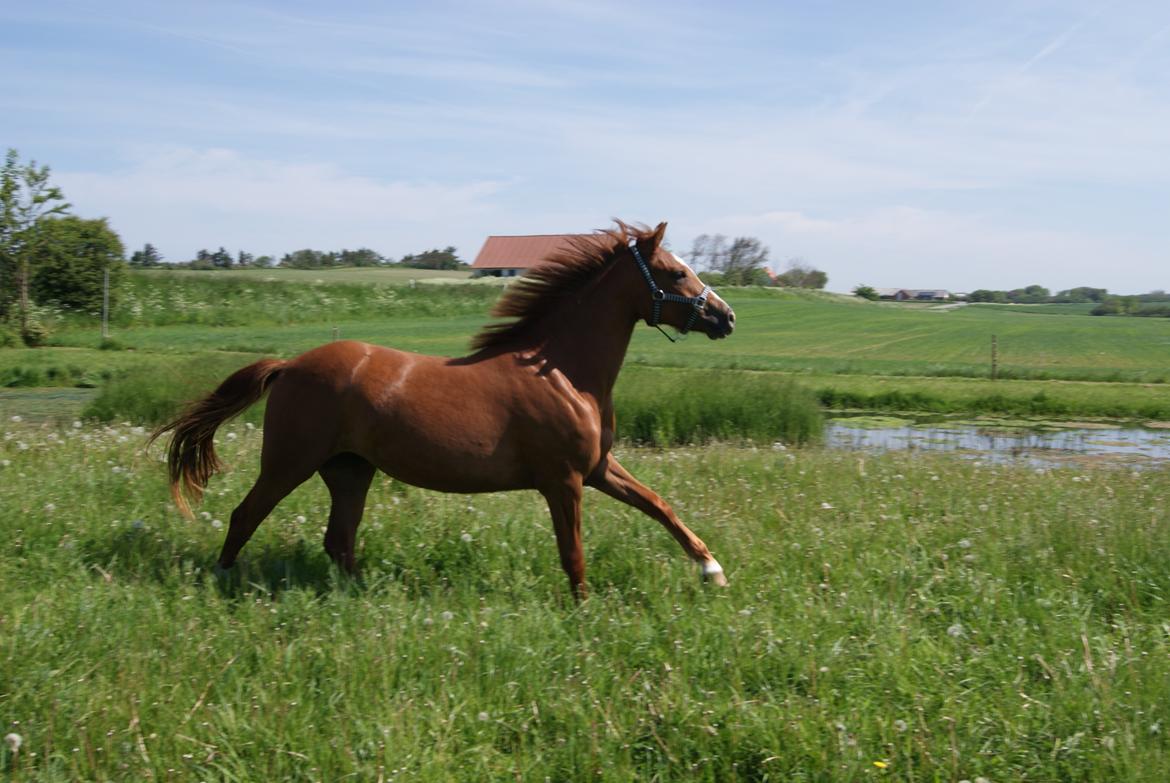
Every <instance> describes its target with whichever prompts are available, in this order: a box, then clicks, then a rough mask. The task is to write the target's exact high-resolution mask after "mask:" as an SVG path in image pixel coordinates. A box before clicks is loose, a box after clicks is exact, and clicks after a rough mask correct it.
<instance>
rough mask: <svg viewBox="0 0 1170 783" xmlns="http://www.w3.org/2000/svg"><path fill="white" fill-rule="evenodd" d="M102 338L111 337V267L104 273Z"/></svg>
mask: <svg viewBox="0 0 1170 783" xmlns="http://www.w3.org/2000/svg"><path fill="white" fill-rule="evenodd" d="M102 339H103V340H108V339H110V268H109V267H108V266H107V267H106V268H105V270H104V273H103V274H102Z"/></svg>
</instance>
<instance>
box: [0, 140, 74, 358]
mask: <svg viewBox="0 0 1170 783" xmlns="http://www.w3.org/2000/svg"><path fill="white" fill-rule="evenodd" d="M69 207H70V205H69V204H68V203H67V202H66V201H65V196H64V195H63V194H62V193H61V189H60V188H57V187H55V186H53V185H50V184H49V167H48V166H37V164H36V161H30V162H29V163H28V164H26V165H21V164H20V156H19V154H18V153H17V151H16V150H15V149H9V150H8V154H7V155H6V156H5V159H4V168H3V169H0V314H7V313H8V312H9V310H10V309H11V306H12V302H13V301H14V300H15V301H16V302H17V310H18V313H19V319H20V331H21V335H22V336H24V337H27V335H28V333H29V332H28V329H29V280H30V276H31V273H32V267H31V264H32V259H33V255H34V250H35V248H36V247H37V245H38V244H39V242H40V239H41V238H40V235H39V233H40V232H39V229H40V227H41V224H42V223H43V222H44V221H45V220H47V219H49V218H52V217H55V216H58V215H64V214H65V213H66V212H68V210H69Z"/></svg>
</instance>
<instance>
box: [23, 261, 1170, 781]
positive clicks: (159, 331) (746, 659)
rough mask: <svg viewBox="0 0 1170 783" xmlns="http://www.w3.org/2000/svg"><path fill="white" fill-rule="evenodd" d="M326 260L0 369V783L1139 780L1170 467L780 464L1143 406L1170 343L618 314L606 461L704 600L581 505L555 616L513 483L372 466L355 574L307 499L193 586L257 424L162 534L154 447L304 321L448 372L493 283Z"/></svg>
mask: <svg viewBox="0 0 1170 783" xmlns="http://www.w3.org/2000/svg"><path fill="white" fill-rule="evenodd" d="M314 271H315V270H314ZM338 271H339V270H328V271H322V273H318V277H316V278H313V279H311V280H306V281H301V282H281V280H283V279H285V278H280V279H278V280H277V281H276V282H272V281H266V280H264V279H263V278H261V277H257V276H256V275H252V276H237V275H236V274H235V273H232V274H230V275H229V276H223V273H208V274H204V275H200V274H189V275H187V276H184V274H186V273H145V274H139V275H134V276H132V280H133V286H132V288H131V289H129V293H128V294H127V296H126V297H125V298H124V299H123V302H122V309H121V310H119V311H118V314H117V316H116V318H115V320H114V330H113V336H112V339H111V340H108V341H105V342H102V341H100V339H99V338H98V336H97V334H96V327H95V323H94V321H93V320H92V318H88V317H84V316H78V315H64V314H62V315H61V316H60V317H58V318H57V319H56V321H55V323H54V327H55V330H56V331H55V333H54V336H53V341H54V344H53V345H52V346H50V347H48V348H43V349H36V350H31V349H16V348H4V349H0V381H2V383H3V384H4V385H6V386H9V387H10V388H8V389H7V390H0V415H2V416H3V439H2V440H0V531H2V532H3V534H4V540H5V542H6V545H5V547H6V548H5V553H4V554H3V555H0V591H2V594H3V595H4V596H5V599H6V600H5V601H4V602H3V603H2V604H0V671H2V672H3V675H2V676H0V725H3V727H4V728H3V733H4V734H11V735H16V736H19V737H20V741H21V744H20V747H19V749H18V750H16V751H15V752H14V751H13V750H12V745H11V744H4V745H0V770H3V772H4V774H5V775H7V777H8V778H9V779H12V780H16V781H72V780H127V781H137V780H143V779H152V780H188V779H190V780H224V781H252V780H292V781H298V780H304V781H335V780H341V779H346V778H347V777H348V778H350V779H356V780H382V781H389V780H399V781H406V780H411V781H415V780H419V781H428V780H435V781H440V780H444V781H445V780H452V779H457V780H461V781H475V780H500V779H512V780H552V781H562V780H586V779H588V780H615V781H617V780H621V781H626V780H654V781H670V780H688V781H689V780H700V781H702V780H707V781H733V780H752V781H764V780H786V781H787V780H805V781H814V780H815V781H837V780H880V779H893V780H912V781H937V780H952V781H958V780H964V779H966V780H977V779H979V778H983V779H986V780H989V781H1005V780H1019V779H1028V780H1069V781H1082V780H1083V781H1096V780H1120V781H1128V780H1132V781H1162V780H1166V779H1168V778H1170V753H1168V752H1167V751H1168V747H1167V729H1168V725H1167V724H1168V719H1170V710H1168V708H1167V706H1166V705H1167V704H1170V627H1168V626H1167V624H1166V618H1167V616H1168V614H1167V596H1168V590H1170V524H1168V522H1170V519H1168V518H1167V511H1166V508H1167V502H1166V501H1167V495H1168V493H1170V471H1167V470H1165V469H1161V468H1155V469H1150V470H1143V471H1131V470H1129V469H1122V468H1118V467H1109V466H1104V465H1101V466H1094V465H1080V466H1077V467H1075V468H1073V467H1070V468H1062V469H1059V470H1043V469H1041V470H1038V469H1035V468H1032V467H1029V466H1027V465H1026V464H1020V465H992V464H983V463H980V462H978V461H971V460H960V459H957V458H951V457H947V456H945V455H929V454H921V453H920V454H887V455H883V456H867V455H861V454H853V453H849V452H840V451H836V452H835V451H827V450H823V449H820V448H817V447H816V446H815V445H807V444H815V443H816V442H817V440H818V438H819V432H820V426H821V420H822V413H821V410H820V409H819V406H826V407H828V408H837V409H842V408H844V409H871V410H898V411H906V410H910V411H933V412H966V411H972V412H980V413H984V412H1008V413H1014V414H1022V415H1037V416H1045V415H1053V414H1055V415H1064V416H1111V417H1120V418H1130V419H1162V420H1170V405H1168V399H1167V398H1168V397H1170V385H1167V384H1166V380H1167V378H1168V377H1170V361H1168V359H1170V335H1168V334H1167V328H1168V327H1170V324H1167V323H1162V322H1160V320H1159V319H1101V318H1089V317H1085V316H1083V315H1077V314H1067V313H1062V314H1044V313H1028V314H1021V313H1018V312H1016V311H1014V310H1011V309H996V308H982V307H967V308H959V309H952V310H936V309H934V308H931V307H929V306H925V307H924V306H909V307H904V306H899V305H885V304H869V303H863V302H856V301H852V300H849V299H846V298H842V297H834V296H832V295H824V294H809V293H793V292H778V291H771V290H748V289H732V290H730V291H728V292H727V298H728V299H729V300H730V301H731V302H732V303H733V305H734V306H735V307H736V310H737V314H738V320H739V329H737V331H736V334H735V335H734V336H733V337H732V338H731V339H729V340H726V341H721V342H719V343H711V342H710V341H707V340H705V339H703V338H701V337H698V336H696V337H693V338H691V339H689V340H687V341H686V342H684V343H682V344H680V345H672V344H670V343H668V342H667V341H665V340H664V339H663V338H662V337H661V336H660V335H659V334H658V333H657V332H653V331H650V330H647V329H639V330H637V332H636V334H635V337H634V340H633V342H632V344H631V347H630V352H629V357H628V362H627V365H628V366H627V367H626V369H625V371H624V372H623V374H622V376H621V378H620V380H619V385H618V387H617V389H616V396H617V407H618V413H619V415H618V425H619V437H620V443H619V447H618V451H619V456H620V457H621V459H622V461H623V463H624V464H626V466H627V467H629V468H630V469H631V470H632V472H634V473H635V475H638V476H639V477H640V478H641V479H642V480H644V481H645V482H646V483H648V484H649V485H650V486H652V487H654V488H655V489H656V490H658V491H659V492H661V493H662V494H663V495H664V496H665V497H666V498H667V499H668V500H669V501H671V502H672V503H673V504H674V506H675V507H676V509H677V510H678V511H679V513H680V515H681V516H682V517H683V518H684V520H686V522H687V523H688V524H689V525H691V526H692V527H693V528H694V529H695V531H696V532H697V533H698V534H699V535H700V536H702V537H703V538H704V539H705V540H706V541H707V543H708V544H709V545H710V546H711V548H712V550H713V551H714V552H715V554H716V556H717V557H718V558H719V559H720V561H721V562H722V563H723V564H724V566H725V567H726V568H727V571H728V575H729V577H730V579H731V587H730V588H728V589H725V590H717V589H708V588H705V587H704V586H702V585H701V584H700V582H699V579H698V574H697V571H696V568H695V567H694V566H693V565H691V564H690V563H688V562H687V561H686V560H685V557H684V556H683V555H682V553H681V552H680V551H679V550H678V548H677V546H676V545H675V544H674V542H673V540H672V539H670V537H669V536H668V535H667V534H666V533H665V532H664V531H663V530H661V529H660V528H659V527H658V526H657V525H655V524H654V523H653V522H652V521H650V520H649V519H647V518H645V517H642V516H640V515H639V514H638V513H637V512H634V511H632V510H631V509H629V508H627V507H625V506H621V505H619V504H617V503H616V502H613V501H611V500H609V499H608V498H604V497H602V496H600V495H598V494H597V493H591V494H590V495H589V496H587V498H586V509H585V515H586V516H585V536H586V557H587V560H588V564H589V573H588V578H589V582H590V585H591V591H592V592H591V597H590V598H589V599H588V600H587V601H586V602H584V603H582V604H574V603H573V602H572V601H571V600H570V599H569V597H568V590H567V588H566V585H565V579H564V575H563V573H562V571H561V569H560V566H559V563H558V560H557V557H556V552H555V545H554V542H553V537H552V534H551V530H550V523H549V521H548V518H547V511H546V509H545V507H544V503H543V501H542V500H541V499H540V498H539V496H537V495H535V494H534V493H513V494H499V495H480V496H456V495H441V494H435V493H429V492H425V491H422V490H418V489H415V488H413V487H409V486H406V485H403V484H401V483H398V482H395V481H393V480H391V479H388V478H386V477H380V478H379V479H377V480H376V481H375V484H374V487H373V489H372V491H371V494H370V498H369V502H368V505H367V509H368V510H367V515H366V519H365V522H364V523H363V528H362V531H361V532H360V534H359V541H360V552H359V563H360V564H361V566H362V576H361V578H359V579H350V578H347V577H344V576H343V575H341V574H339V573H338V572H336V570H335V569H334V568H333V567H332V566H331V564H330V562H329V560H328V558H327V557H326V555H325V553H324V551H323V550H322V548H321V546H320V540H321V536H322V532H323V525H324V520H325V518H326V515H327V513H328V501H327V494H326V493H325V491H324V488H323V486H322V485H321V484H320V482H319V481H317V480H316V479H314V480H312V481H310V482H308V483H307V484H306V485H305V486H304V487H302V488H301V489H299V490H297V491H296V492H295V493H294V494H293V495H291V496H290V497H289V498H288V499H286V500H285V501H284V502H283V503H282V504H281V505H280V506H279V507H278V508H277V510H276V511H275V512H274V514H273V515H272V516H271V517H270V518H269V519H268V520H267V521H266V522H265V523H264V524H263V525H262V526H261V528H260V530H259V532H258V533H257V534H256V536H255V538H254V539H253V540H252V542H251V543H250V544H249V546H248V547H247V548H246V549H245V550H244V553H243V557H242V559H241V562H240V564H239V566H238V567H237V568H236V569H234V570H233V571H232V572H230V573H229V574H227V575H220V574H216V573H214V572H213V571H212V570H211V564H212V563H213V562H214V559H215V557H216V555H217V553H218V547H219V545H220V543H221V542H222V537H223V534H224V532H225V530H224V528H225V523H226V520H227V519H228V518H229V515H230V512H231V509H232V508H233V506H234V505H235V504H236V503H237V502H238V501H239V499H240V497H242V495H243V493H244V492H245V491H246V490H247V488H248V486H249V485H250V482H251V481H252V479H253V478H254V476H255V466H256V462H257V457H258V450H259V444H260V430H259V429H258V426H257V425H258V424H259V423H260V421H261V417H262V411H263V406H262V405H259V406H256V407H255V408H253V409H252V410H250V411H248V412H247V413H246V414H245V415H244V416H243V417H241V418H240V419H239V420H237V421H235V422H233V423H232V424H230V425H228V426H227V427H226V428H225V429H224V430H222V431H221V432H220V434H219V437H218V439H217V441H218V447H219V449H220V450H221V453H222V454H223V456H224V457H225V461H226V462H227V464H228V465H229V469H228V470H227V471H226V472H225V473H224V474H222V475H220V476H218V477H216V478H215V479H213V481H212V484H211V486H210V488H209V492H208V497H207V499H206V501H205V503H204V505H203V506H202V507H201V508H199V509H198V511H199V514H198V516H197V518H196V520H194V521H187V520H185V519H184V518H182V517H181V516H180V515H179V514H178V513H177V512H176V511H175V509H174V508H173V506H172V505H171V504H170V500H169V495H168V492H167V488H166V486H165V477H164V472H165V471H164V466H163V464H162V462H161V453H160V449H159V447H158V446H156V447H154V448H153V449H152V450H147V449H146V448H145V441H146V437H147V432H148V428H149V426H150V425H151V424H153V423H156V422H158V421H161V420H163V419H165V418H166V417H168V416H170V415H172V413H173V412H174V411H175V410H176V408H177V407H178V406H179V405H180V404H181V403H182V402H183V401H184V400H186V399H189V398H191V397H192V396H194V395H196V394H198V393H201V392H202V391H204V390H206V389H208V388H210V387H211V386H213V385H214V384H215V383H216V382H218V380H220V379H221V378H223V377H224V376H225V375H226V374H227V373H229V372H230V371H231V370H233V369H234V368H236V367H238V366H240V365H242V364H245V363H247V362H249V361H252V360H254V359H256V358H259V357H260V356H262V355H278V356H291V355H294V354H296V353H297V352H299V351H301V350H304V349H307V348H309V347H312V346H314V345H317V344H320V343H322V342H325V341H328V340H329V339H332V338H333V336H334V334H335V330H336V334H337V335H338V336H340V337H343V338H356V339H365V340H370V341H373V342H379V343H383V344H389V345H394V346H397V347H403V348H409V349H414V350H421V351H426V352H430V353H439V354H447V355H457V354H461V353H463V352H464V349H465V346H466V344H467V340H468V338H469V337H470V335H472V334H474V333H475V331H476V330H477V329H478V327H479V325H480V324H482V323H483V322H484V320H485V313H486V311H487V310H488V308H489V307H490V304H491V302H492V301H493V300H494V298H495V297H496V296H497V295H498V288H492V287H490V286H465V285H460V284H458V283H457V282H456V283H454V284H447V285H442V286H432V285H429V284H417V285H415V286H413V287H412V286H409V285H377V284H369V283H368V282H363V281H355V280H353V279H348V278H346V277H345V276H344V275H337V276H336V277H334V276H333V275H334V274H335V273H336V272H338ZM375 271H377V270H375ZM317 279H320V280H321V281H322V282H316V280H317ZM358 283H362V284H358ZM991 334H996V335H997V336H998V338H999V340H1000V346H1001V357H1000V358H1001V370H1002V375H1003V376H1005V377H1004V378H1003V379H1001V380H996V381H991V380H990V379H988V378H987V377H986V375H987V371H988V367H987V358H988V357H987V347H988V343H989V340H990V335H991ZM102 422H105V423H102ZM647 444H650V445H651V446H652V447H647ZM798 444H806V445H805V446H803V447H797V446H798ZM11 742H13V741H11V740H10V741H9V743H11Z"/></svg>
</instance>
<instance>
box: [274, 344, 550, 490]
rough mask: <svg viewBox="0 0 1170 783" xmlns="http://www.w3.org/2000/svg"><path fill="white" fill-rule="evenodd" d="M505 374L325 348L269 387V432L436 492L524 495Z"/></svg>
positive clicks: (375, 351)
mask: <svg viewBox="0 0 1170 783" xmlns="http://www.w3.org/2000/svg"><path fill="white" fill-rule="evenodd" d="M505 366H506V363H505V365H501V364H499V363H494V364H493V363H486V364H483V363H474V362H472V363H464V362H452V361H451V360H449V359H446V358H444V357H436V356H427V355H423V354H417V353H411V352H408V351H400V350H396V349H393V348H386V347H383V346H377V345H371V344H369V343H363V342H356V341H338V342H333V343H329V344H327V345H323V346H321V347H319V348H315V349H313V350H310V351H308V352H306V353H304V354H301V355H300V356H298V357H296V358H294V359H292V360H290V361H289V363H288V364H287V365H286V367H285V368H284V370H283V371H282V374H281V377H280V378H278V379H277V382H276V383H274V384H273V387H272V391H271V396H270V399H269V416H270V417H271V419H272V420H271V421H269V419H268V418H266V430H270V429H271V428H273V427H280V428H285V429H289V428H292V429H298V430H301V431H303V432H304V433H306V435H307V436H308V437H310V438H314V439H316V440H321V441H327V446H326V448H327V450H328V451H329V452H330V454H336V453H342V452H351V453H355V454H358V455H360V456H362V457H364V458H365V459H367V460H369V461H370V462H371V463H373V464H374V465H375V466H377V467H378V468H380V469H381V470H383V471H384V472H386V473H388V474H390V475H392V476H395V477H398V478H400V479H402V480H404V481H406V482H408V483H412V484H418V485H420V486H424V487H429V488H433V489H443V490H448V491H467V492H475V491H485V490H494V489H507V488H519V487H523V486H529V485H530V484H531V483H532V479H531V471H529V470H528V469H526V467H525V466H524V464H523V460H522V459H521V455H520V453H519V446H520V443H519V442H518V441H517V439H516V438H515V437H514V435H515V430H516V420H515V415H514V411H513V409H512V407H511V403H512V401H513V399H514V397H515V384H516V378H515V374H514V373H508V372H507V371H506V369H505ZM277 437H279V436H277ZM282 447H283V448H292V447H293V446H292V445H291V444H288V443H286V444H283V446H282Z"/></svg>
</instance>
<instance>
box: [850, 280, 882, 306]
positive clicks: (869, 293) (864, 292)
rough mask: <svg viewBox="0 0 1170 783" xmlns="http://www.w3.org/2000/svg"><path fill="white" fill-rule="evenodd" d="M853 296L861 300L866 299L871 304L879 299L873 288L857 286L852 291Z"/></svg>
mask: <svg viewBox="0 0 1170 783" xmlns="http://www.w3.org/2000/svg"><path fill="white" fill-rule="evenodd" d="M853 295H854V296H859V297H861V298H862V299H868V300H869V301H871V302H876V301H877V300H878V299H879V298H880V297H879V296H878V292H877V290H876V289H875V288H874V287H873V286H868V285H864V284H862V285H859V286H857V287H856V288H854V289H853Z"/></svg>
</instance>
